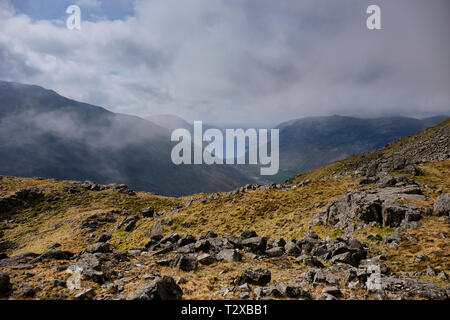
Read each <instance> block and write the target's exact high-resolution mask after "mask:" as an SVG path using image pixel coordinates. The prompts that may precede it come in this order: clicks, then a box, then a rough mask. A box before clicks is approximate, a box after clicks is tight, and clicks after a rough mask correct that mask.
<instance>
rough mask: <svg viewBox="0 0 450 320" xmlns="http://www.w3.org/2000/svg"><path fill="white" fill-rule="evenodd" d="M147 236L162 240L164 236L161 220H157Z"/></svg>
mask: <svg viewBox="0 0 450 320" xmlns="http://www.w3.org/2000/svg"><path fill="white" fill-rule="evenodd" d="M147 237H149V238H150V239H151V240H154V241H160V240H161V239H162V238H163V233H162V222H161V220H158V221H156V222H155V224H154V225H153V227H152V228H151V229H150V230H149V231H148V232H147Z"/></svg>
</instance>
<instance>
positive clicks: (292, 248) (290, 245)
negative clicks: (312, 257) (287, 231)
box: [284, 240, 302, 257]
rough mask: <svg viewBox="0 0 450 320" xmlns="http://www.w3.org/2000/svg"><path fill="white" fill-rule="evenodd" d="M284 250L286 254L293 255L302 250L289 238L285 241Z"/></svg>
mask: <svg viewBox="0 0 450 320" xmlns="http://www.w3.org/2000/svg"><path fill="white" fill-rule="evenodd" d="M284 251H285V252H286V254H287V255H289V256H294V257H297V256H299V255H300V254H301V252H302V251H301V249H300V247H299V246H298V245H297V244H296V243H295V242H294V241H293V240H289V241H288V242H287V243H286V245H285V246H284Z"/></svg>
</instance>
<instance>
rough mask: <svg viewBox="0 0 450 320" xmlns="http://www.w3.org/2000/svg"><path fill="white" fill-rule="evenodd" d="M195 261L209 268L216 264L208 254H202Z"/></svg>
mask: <svg viewBox="0 0 450 320" xmlns="http://www.w3.org/2000/svg"><path fill="white" fill-rule="evenodd" d="M197 260H198V262H199V263H200V264H202V265H205V266H209V265H211V264H213V263H214V262H216V259H215V258H214V257H213V256H211V255H210V254H208V253H202V254H200V255H199V256H198V257H197Z"/></svg>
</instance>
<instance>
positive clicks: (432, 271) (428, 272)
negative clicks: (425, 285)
mask: <svg viewBox="0 0 450 320" xmlns="http://www.w3.org/2000/svg"><path fill="white" fill-rule="evenodd" d="M425 273H426V275H427V276H429V277H435V276H436V270H435V269H434V268H433V267H432V266H427V270H426V272H425Z"/></svg>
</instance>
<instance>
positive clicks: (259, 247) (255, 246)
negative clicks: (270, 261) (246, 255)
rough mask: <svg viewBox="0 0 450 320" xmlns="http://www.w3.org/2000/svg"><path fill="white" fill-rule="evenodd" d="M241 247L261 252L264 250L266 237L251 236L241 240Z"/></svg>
mask: <svg viewBox="0 0 450 320" xmlns="http://www.w3.org/2000/svg"><path fill="white" fill-rule="evenodd" d="M241 245H242V246H243V247H247V248H249V249H250V251H251V252H254V253H262V252H264V251H265V250H266V246H267V239H266V238H265V237H251V238H246V239H244V240H242V241H241Z"/></svg>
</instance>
